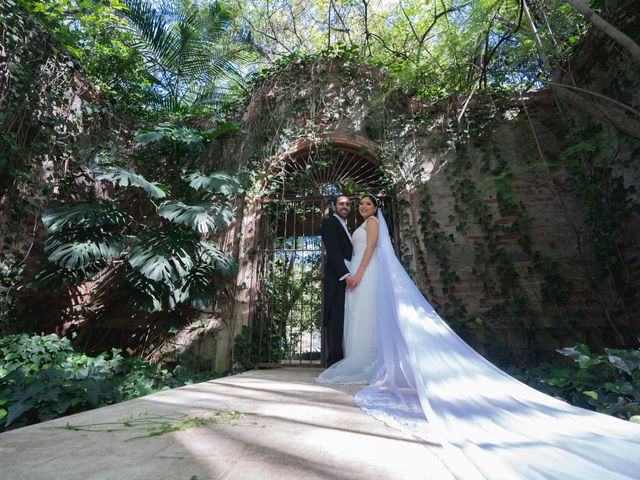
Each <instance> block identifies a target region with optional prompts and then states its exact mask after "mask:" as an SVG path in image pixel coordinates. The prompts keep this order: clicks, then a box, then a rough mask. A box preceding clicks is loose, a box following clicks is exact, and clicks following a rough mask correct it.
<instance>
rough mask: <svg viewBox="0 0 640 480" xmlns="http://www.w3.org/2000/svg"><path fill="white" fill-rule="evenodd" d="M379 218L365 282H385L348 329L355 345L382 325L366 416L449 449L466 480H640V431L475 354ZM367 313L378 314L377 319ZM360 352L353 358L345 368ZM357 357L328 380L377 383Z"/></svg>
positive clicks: (367, 296) (365, 393)
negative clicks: (411, 271) (416, 278)
mask: <svg viewBox="0 0 640 480" xmlns="http://www.w3.org/2000/svg"><path fill="white" fill-rule="evenodd" d="M378 219H379V221H380V233H379V237H378V243H377V246H376V250H375V254H374V257H375V259H376V260H375V263H374V265H375V266H374V268H375V269H376V270H375V274H373V273H374V271H373V270H372V271H371V272H369V271H368V270H369V268H367V272H366V273H365V276H364V277H369V276H371V277H377V281H376V279H374V278H367V281H371V282H374V283H372V284H370V285H375V284H376V283H377V285H375V288H372V287H368V288H367V289H366V291H365V290H364V289H363V293H362V295H363V297H362V298H361V299H357V300H356V301H355V302H353V304H351V305H349V307H348V308H349V309H350V310H349V311H348V312H347V315H346V316H345V321H346V322H347V323H349V322H351V321H353V322H354V324H353V325H351V326H348V327H346V331H349V337H351V338H358V337H359V336H360V335H361V334H362V335H367V336H368V335H369V330H370V329H371V328H372V325H373V322H376V323H377V340H378V346H377V352H378V354H377V363H376V370H375V373H374V375H373V377H372V379H371V382H370V384H369V386H368V387H366V388H364V389H363V390H361V391H359V392H358V393H357V394H356V397H355V400H356V403H357V404H358V405H359V406H360V407H361V408H362V409H364V410H365V411H367V412H368V413H370V414H372V415H373V416H376V417H377V418H380V419H381V420H383V421H385V422H387V423H389V424H391V425H393V426H397V427H399V428H402V429H404V430H407V431H410V432H411V433H413V434H414V435H416V436H417V437H419V438H423V439H425V440H427V441H429V442H434V441H435V442H437V443H439V444H440V445H442V447H443V449H442V452H443V458H444V459H445V463H447V466H449V467H450V468H452V467H454V468H452V469H453V470H454V474H455V476H456V477H457V478H464V479H488V480H496V479H499V480H502V479H504V480H512V479H523V480H535V479H557V480H568V479H575V480H632V479H635V480H637V479H640V425H636V424H633V423H631V422H628V421H625V420H620V419H617V418H614V417H611V416H608V415H603V414H600V413H596V412H593V411H590V410H585V409H582V408H578V407H573V406H571V405H569V404H567V403H565V402H563V401H560V400H558V399H556V398H553V397H550V396H548V395H545V394H543V393H541V392H539V391H537V390H535V389H533V388H530V387H528V386H527V385H525V384H523V383H521V382H519V381H518V380H516V379H514V378H513V377H511V376H509V375H508V374H506V373H505V372H503V371H502V370H500V369H499V368H497V367H496V366H494V365H493V364H491V363H490V362H488V361H487V360H486V359H484V358H483V357H482V356H481V355H479V354H478V353H477V352H475V351H474V350H473V349H472V348H471V347H470V346H469V345H467V344H466V343H465V342H464V341H463V340H462V339H461V338H460V337H458V335H456V333H455V332H454V331H453V330H451V328H450V327H449V326H448V325H447V324H446V323H445V322H444V321H443V320H442V318H440V316H439V315H438V314H437V312H435V310H434V309H433V308H431V305H429V303H428V302H427V301H426V300H425V298H424V297H423V295H422V294H421V293H420V291H419V290H418V289H417V287H416V286H415V285H414V283H413V282H412V280H411V278H410V277H409V276H408V275H407V273H406V271H405V270H404V268H403V267H402V265H401V264H400V262H399V261H398V259H397V258H396V256H395V253H394V251H393V248H392V245H391V240H390V238H389V232H388V229H387V226H386V223H385V220H384V218H383V216H382V214H381V213H380V212H379V213H378ZM356 233H357V232H356ZM360 235H361V234H358V236H360ZM355 236H356V234H354V237H355ZM365 238H366V236H365ZM354 243H355V239H354ZM356 250H357V248H356ZM373 262H374V260H373V259H372V263H373ZM357 263H359V262H354V264H357ZM370 265H371V264H370ZM356 268H357V267H356ZM370 274H371V275H370ZM364 277H363V280H364ZM361 286H363V285H361ZM359 288H360V286H359V287H358V288H357V289H356V290H355V292H354V293H357V292H358V289H359ZM370 288H372V291H369V289H370ZM372 292H373V293H372ZM350 300H351V299H350ZM371 304H373V309H374V310H372V309H371V308H372V306H371ZM351 309H355V310H353V311H352V310H351ZM358 309H366V311H367V312H372V311H373V312H374V315H373V317H374V318H370V315H371V314H370V313H367V315H366V316H365V315H361V313H359V312H357V311H356V310H358ZM363 311H365V310H363ZM352 327H353V330H356V329H358V328H360V329H365V332H363V333H360V331H357V332H353V331H351V328H352ZM345 346H346V347H348V345H345ZM355 352H356V351H354V350H352V351H351V352H349V351H347V352H346V353H347V357H346V358H345V360H344V362H345V365H347V364H348V363H346V362H347V360H348V359H349V357H350V356H351V353H355ZM357 352H358V354H360V353H361V351H359V350H358V351H357ZM355 358H356V357H354V363H353V364H352V365H350V366H349V368H348V369H347V371H346V372H345V373H348V376H344V377H342V372H340V370H341V369H342V368H343V367H338V365H339V363H337V364H335V365H334V366H332V367H331V368H329V369H328V370H326V371H325V372H323V374H322V375H321V376H320V377H324V376H325V373H327V372H332V373H327V380H329V381H330V382H329V383H352V382H346V381H345V382H342V381H340V379H345V380H348V379H350V378H356V377H357V376H358V372H357V371H355V370H354V368H355V367H357V366H360V368H362V371H361V372H360V373H359V375H360V378H362V379H364V378H366V377H368V376H369V365H370V363H368V362H365V361H362V360H360V361H356V360H355ZM340 363H341V362H340ZM334 367H335V368H334ZM344 368H345V369H346V367H344Z"/></svg>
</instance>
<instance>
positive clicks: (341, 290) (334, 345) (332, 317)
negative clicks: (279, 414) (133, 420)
mask: <svg viewBox="0 0 640 480" xmlns="http://www.w3.org/2000/svg"><path fill="white" fill-rule="evenodd" d="M321 234H322V242H323V243H324V248H325V250H326V252H327V259H326V264H325V269H324V318H323V325H324V327H325V328H326V331H325V332H326V337H325V345H326V347H327V366H330V365H331V364H333V363H335V362H337V361H339V360H342V358H343V357H344V353H343V351H342V338H343V329H344V296H345V291H346V282H345V281H344V280H340V278H342V277H343V276H345V275H346V274H348V273H349V269H348V268H347V266H346V265H345V263H344V261H345V260H349V261H351V255H352V253H353V245H352V244H351V239H350V238H349V235H348V234H347V232H346V231H345V229H344V227H343V226H342V224H341V223H340V220H338V218H337V217H336V216H335V215H330V216H329V217H325V218H323V219H322V229H321Z"/></svg>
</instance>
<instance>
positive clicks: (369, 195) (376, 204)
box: [360, 193, 380, 216]
mask: <svg viewBox="0 0 640 480" xmlns="http://www.w3.org/2000/svg"><path fill="white" fill-rule="evenodd" d="M363 198H368V199H369V200H371V203H373V205H374V207H376V211H375V213H374V214H373V215H374V216H376V215H377V214H378V208H380V200H378V197H376V196H375V195H374V194H373V193H366V194H364V195H363V196H362V197H361V198H360V200H362V199H363Z"/></svg>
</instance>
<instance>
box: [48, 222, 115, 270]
mask: <svg viewBox="0 0 640 480" xmlns="http://www.w3.org/2000/svg"><path fill="white" fill-rule="evenodd" d="M123 248H124V243H123V241H122V237H121V236H120V235H117V234H114V233H110V232H106V231H103V230H95V231H86V230H81V229H75V228H68V229H65V230H64V231H62V232H56V233H54V234H52V235H50V236H49V237H48V238H47V240H46V241H45V251H46V252H47V253H48V255H49V256H48V259H49V261H50V262H52V263H55V264H56V265H58V266H60V267H63V268H68V269H78V268H80V269H84V268H87V267H89V266H91V265H93V264H95V263H96V262H98V261H100V260H108V259H110V258H114V257H117V256H118V255H120V253H121V252H122V249H123Z"/></svg>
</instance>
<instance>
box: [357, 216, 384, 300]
mask: <svg viewBox="0 0 640 480" xmlns="http://www.w3.org/2000/svg"><path fill="white" fill-rule="evenodd" d="M379 230H380V225H379V224H378V219H377V218H375V217H369V218H368V219H367V227H366V231H367V248H366V249H365V251H364V255H363V256H362V260H361V261H360V265H359V266H358V271H357V272H356V274H355V275H354V276H353V277H352V280H351V285H352V287H351V290H353V289H354V288H356V287H357V286H358V285H359V284H360V281H361V280H362V276H363V275H364V271H365V270H366V269H367V266H368V265H369V262H370V261H371V257H372V256H373V251H374V250H375V248H376V242H377V241H378V231H379Z"/></svg>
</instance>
